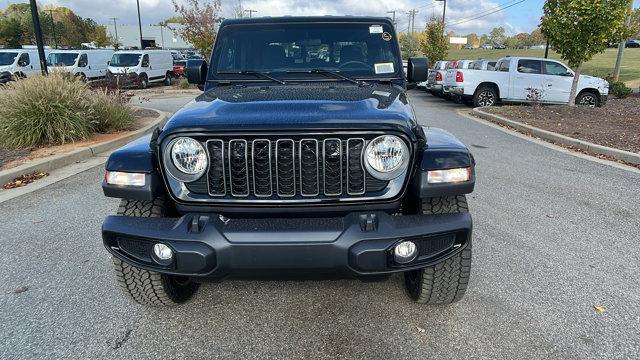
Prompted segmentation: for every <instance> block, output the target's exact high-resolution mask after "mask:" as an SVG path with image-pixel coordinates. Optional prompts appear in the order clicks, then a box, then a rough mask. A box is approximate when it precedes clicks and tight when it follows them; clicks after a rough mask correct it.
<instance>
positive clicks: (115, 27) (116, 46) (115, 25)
mask: <svg viewBox="0 0 640 360" xmlns="http://www.w3.org/2000/svg"><path fill="white" fill-rule="evenodd" d="M111 20H113V29H114V31H115V33H116V43H115V44H113V47H114V48H116V51H118V47H119V46H118V43H119V40H118V23H117V21H118V18H115V17H113V18H111Z"/></svg>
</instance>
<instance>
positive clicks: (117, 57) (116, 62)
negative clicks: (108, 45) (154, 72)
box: [110, 54, 141, 67]
mask: <svg viewBox="0 0 640 360" xmlns="http://www.w3.org/2000/svg"><path fill="white" fill-rule="evenodd" d="M140 56H141V54H113V57H112V58H111V64H110V65H111V66H116V67H125V66H138V64H139V63H140Z"/></svg>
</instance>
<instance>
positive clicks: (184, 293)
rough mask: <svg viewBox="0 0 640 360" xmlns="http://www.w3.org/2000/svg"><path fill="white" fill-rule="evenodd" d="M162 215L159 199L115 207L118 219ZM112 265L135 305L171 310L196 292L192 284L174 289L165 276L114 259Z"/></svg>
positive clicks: (174, 285)
mask: <svg viewBox="0 0 640 360" xmlns="http://www.w3.org/2000/svg"><path fill="white" fill-rule="evenodd" d="M165 213H166V212H165V200H164V198H162V197H158V198H155V199H153V200H127V199H123V200H122V201H121V202H120V206H119V207H118V215H121V216H136V217H162V216H164V215H165ZM112 261H113V268H114V270H115V273H116V280H117V281H118V285H119V286H120V288H121V289H122V290H123V291H124V293H125V294H126V295H127V296H128V297H129V298H130V299H131V300H133V301H134V302H136V303H138V304H142V305H147V306H175V305H178V304H180V303H182V302H185V301H187V300H188V299H189V298H191V296H192V295H193V294H194V293H195V291H196V290H197V289H198V284H196V283H193V282H190V283H188V284H186V285H176V284H174V282H173V281H171V279H170V277H169V276H167V275H162V274H160V273H157V272H154V271H149V270H144V269H141V268H138V267H136V266H133V265H130V264H128V263H126V262H124V261H122V260H120V259H118V258H116V257H113V258H112Z"/></svg>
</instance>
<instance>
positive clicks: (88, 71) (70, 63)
mask: <svg viewBox="0 0 640 360" xmlns="http://www.w3.org/2000/svg"><path fill="white" fill-rule="evenodd" d="M112 55H113V50H52V51H51V52H50V53H49V55H48V56H47V66H49V67H51V69H52V70H53V71H55V70H62V71H67V72H69V73H71V74H73V75H75V76H78V77H80V78H82V79H84V80H87V81H90V80H98V79H103V78H104V77H105V76H106V74H107V68H108V67H109V60H111V56H112Z"/></svg>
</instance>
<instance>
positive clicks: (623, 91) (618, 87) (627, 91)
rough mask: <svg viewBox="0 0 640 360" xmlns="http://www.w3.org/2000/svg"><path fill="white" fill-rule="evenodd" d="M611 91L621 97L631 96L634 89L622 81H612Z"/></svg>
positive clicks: (610, 84) (610, 83)
mask: <svg viewBox="0 0 640 360" xmlns="http://www.w3.org/2000/svg"><path fill="white" fill-rule="evenodd" d="M609 92H610V93H611V94H613V95H614V96H615V97H617V98H619V99H624V98H626V97H629V95H631V93H633V90H631V88H630V87H628V86H627V85H626V84H625V83H624V82H622V81H610V82H609Z"/></svg>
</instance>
